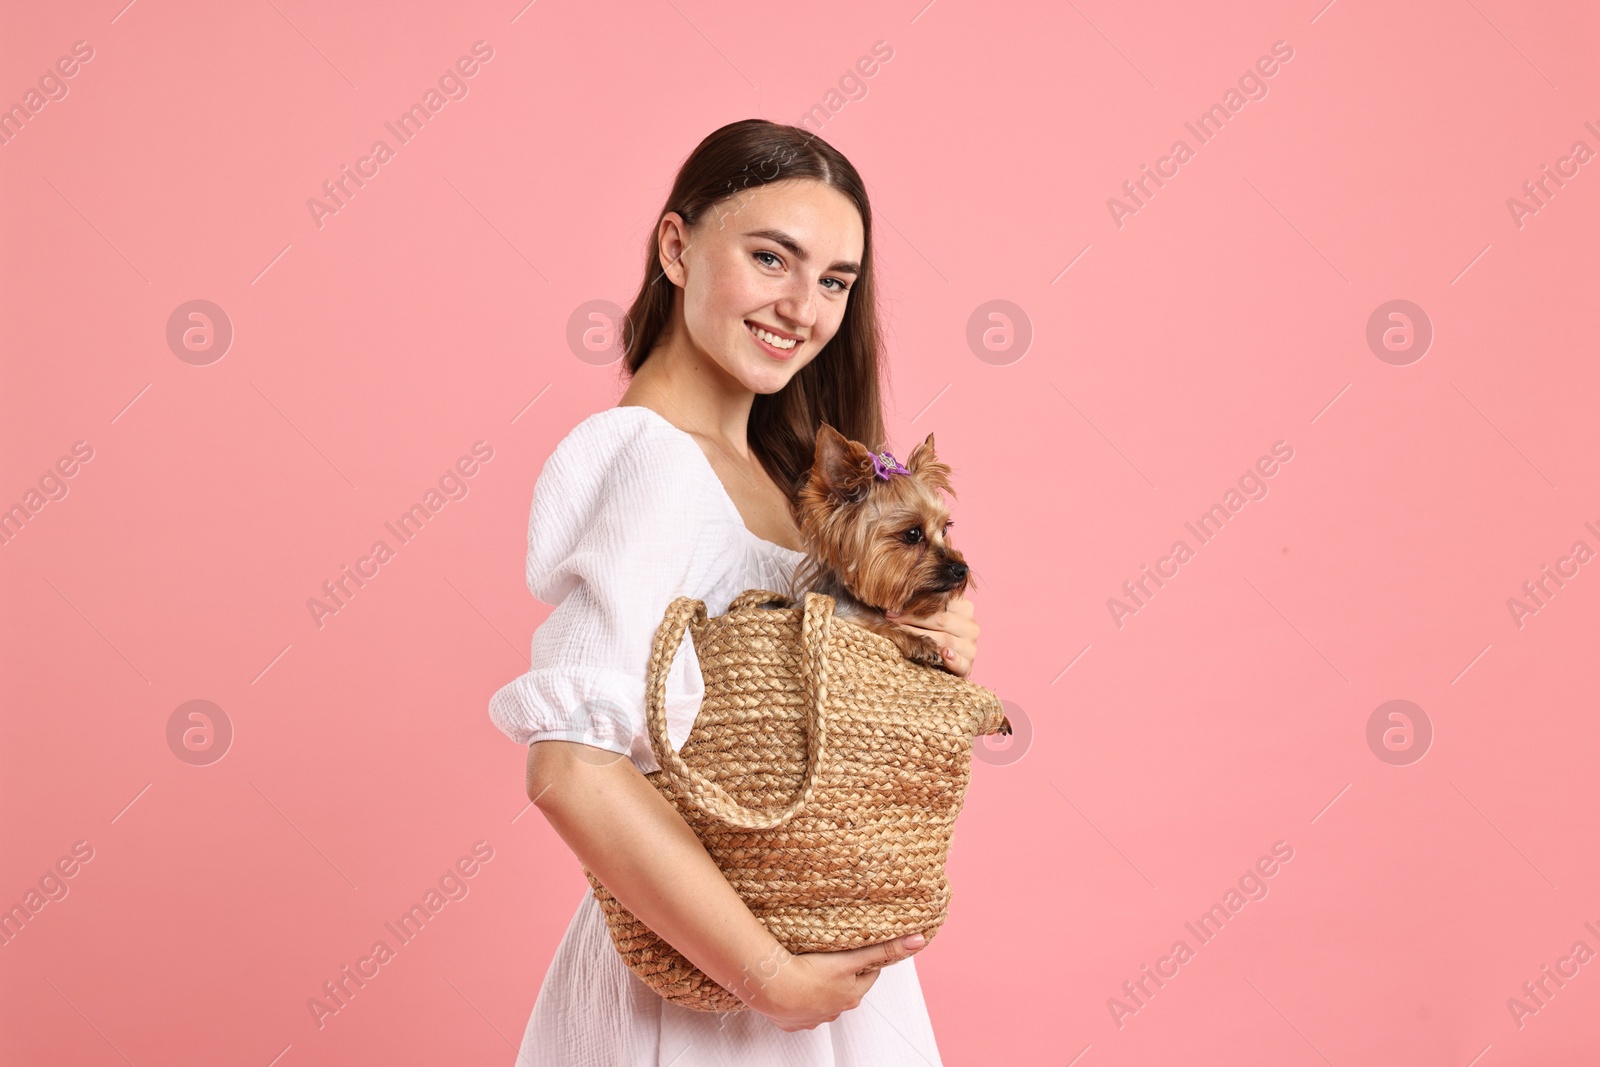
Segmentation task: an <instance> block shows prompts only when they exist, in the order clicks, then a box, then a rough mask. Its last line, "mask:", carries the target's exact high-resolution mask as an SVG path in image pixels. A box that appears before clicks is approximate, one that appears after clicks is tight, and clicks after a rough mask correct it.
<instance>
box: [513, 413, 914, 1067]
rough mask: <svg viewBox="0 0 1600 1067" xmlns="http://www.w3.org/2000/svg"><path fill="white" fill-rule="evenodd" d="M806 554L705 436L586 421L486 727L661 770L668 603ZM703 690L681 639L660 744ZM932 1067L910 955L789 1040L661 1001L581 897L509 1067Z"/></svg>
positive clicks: (536, 509)
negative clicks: (528, 625)
mask: <svg viewBox="0 0 1600 1067" xmlns="http://www.w3.org/2000/svg"><path fill="white" fill-rule="evenodd" d="M801 559H802V555H801V553H798V552H795V551H793V550H792V549H788V548H784V547H783V546H781V545H776V544H773V543H772V542H770V541H765V540H763V539H761V538H759V537H757V536H756V535H755V534H754V533H752V532H751V531H750V530H749V528H748V527H746V526H745V524H744V520H743V518H742V517H741V516H740V514H739V510H738V508H737V507H736V506H735V505H734V503H733V500H732V499H731V498H730V497H729V496H728V494H727V491H726V490H725V489H724V488H723V486H722V482H721V480H720V479H719V478H718V476H717V474H716V471H715V470H713V469H712V466H711V463H710V461H709V460H707V459H706V456H705V453H704V452H702V451H701V450H700V446H699V444H698V443H696V441H695V439H694V438H693V437H691V436H690V435H689V434H687V433H685V432H684V431H682V430H680V429H678V428H677V427H676V426H674V425H672V424H671V423H670V422H668V421H667V420H666V419H665V418H663V417H662V416H661V415H659V414H657V413H656V412H655V411H652V410H651V409H649V408H646V407H640V406H631V405H630V406H627V407H615V408H610V409H607V410H605V411H601V412H598V413H597V414H594V415H591V416H589V417H588V418H586V419H584V420H583V421H582V422H580V423H579V424H578V425H577V426H576V427H574V428H573V430H572V431H571V432H570V433H568V435H567V436H566V437H565V438H563V439H562V441H561V442H560V444H558V445H557V446H556V449H555V451H554V452H552V453H551V455H550V458H549V459H548V460H547V461H546V463H545V466H544V470H543V471H542V472H541V473H540V475H539V478H538V481H537V483H536V484H535V486H534V491H533V509H532V513H531V515H530V517H529V523H528V561H527V580H528V588H529V589H530V590H532V592H533V595H534V596H536V597H538V598H539V599H540V600H542V601H544V602H545V603H547V604H551V605H554V609H553V610H552V611H551V612H550V616H549V618H547V619H546V620H545V622H544V623H543V624H541V625H540V626H539V627H538V629H537V630H535V632H534V635H533V657H532V664H531V668H530V670H529V671H528V673H526V674H524V675H521V676H520V677H518V678H515V679H513V680H512V681H510V682H508V683H507V684H506V685H504V686H503V687H501V688H500V689H499V691H497V692H496V693H495V694H494V696H493V697H492V698H491V699H490V701H489V717H490V718H491V719H492V720H493V722H494V724H495V725H496V726H497V727H499V728H500V729H501V730H502V731H503V732H505V734H506V735H507V736H509V737H510V738H511V739H512V740H514V741H516V742H517V743H518V744H523V745H527V744H531V743H532V742H534V741H541V740H546V739H550V738H560V739H563V740H568V741H579V742H582V743H584V744H587V745H593V746H595V747H597V748H603V749H608V750H610V751H613V752H616V753H618V754H620V755H625V756H626V757H628V758H630V759H632V760H633V762H634V765H635V766H637V767H638V769H639V770H640V771H641V772H642V773H649V772H651V771H655V770H658V769H659V765H658V764H657V763H656V760H655V756H654V754H653V753H652V752H651V750H650V741H649V737H648V734H647V733H646V730H645V718H644V687H645V664H646V661H647V660H648V658H649V652H650V644H651V639H652V637H653V636H654V633H655V629H656V626H657V625H658V624H659V623H660V621H661V616H662V614H663V613H664V612H665V611H666V608H667V605H668V604H669V603H671V602H672V600H673V599H674V598H676V597H678V596H682V595H689V596H693V597H695V598H697V599H700V600H703V601H705V604H706V611H707V612H708V613H709V614H711V615H720V614H722V613H723V612H725V611H726V610H727V607H728V603H729V602H730V601H731V600H732V599H733V598H734V597H735V596H736V595H738V594H739V593H740V592H742V591H744V590H745V589H750V588H766V589H774V590H778V591H782V590H784V589H785V588H786V587H787V584H788V576H789V574H790V573H791V572H792V571H793V568H794V566H795V565H796V564H797V563H798V562H799V561H800V560H801ZM704 692H705V686H704V681H703V678H702V676H701V674H700V667H699V662H698V661H697V659H696V658H695V655H694V645H693V641H692V639H691V637H690V635H689V634H688V633H687V632H686V633H685V634H684V637H683V642H682V644H681V645H680V646H679V649H678V654H677V656H676V658H675V659H674V661H673V666H672V670H671V672H670V673H669V675H668V677H667V735H668V739H669V740H670V741H671V743H672V746H673V748H674V749H678V748H681V747H682V745H683V743H684V741H685V740H686V739H687V738H688V736H689V731H690V729H691V728H692V726H693V725H694V719H695V715H696V714H697V713H698V711H699V707H700V699H701V697H702V696H703V694H704ZM713 1065H718V1067H720V1065H727V1067H735V1065H737V1067H899V1065H905V1067H929V1065H932V1067H939V1065H940V1059H939V1050H938V1047H937V1045H936V1043H935V1041H934V1035H933V1027H932V1024H931V1022H930V1021H929V1018H928V1010H927V1006H926V1005H925V1004H924V1002H923V999H922V987H921V985H920V984H919V983H918V981H917V972H916V965H915V961H914V960H913V959H905V960H902V961H900V962H899V963H895V964H892V965H890V966H887V967H884V968H883V969H882V971H881V972H880V974H879V976H878V980H877V981H876V982H875V983H874V984H873V986H872V988H871V989H869V990H868V991H867V994H866V995H865V996H864V997H863V998H862V1001H861V1004H860V1005H859V1006H858V1007H856V1008H854V1009H852V1010H850V1011H847V1012H845V1013H844V1014H842V1015H840V1016H839V1018H838V1019H837V1020H836V1021H834V1022H831V1023H822V1024H820V1025H819V1026H817V1027H816V1028H815V1029H812V1030H801V1031H797V1032H794V1033H789V1032H786V1031H783V1030H780V1029H779V1028H778V1027H777V1026H776V1025H774V1024H773V1022H772V1021H771V1020H770V1019H768V1018H767V1017H766V1016H764V1015H761V1014H760V1013H758V1012H755V1011H749V1010H747V1011H739V1012H726V1013H722V1012H697V1011H691V1010H689V1009H688V1008H683V1007H680V1006H678V1005H675V1004H669V1003H667V1002H666V1001H664V1000H662V999H661V998H660V997H659V996H657V995H656V994H655V993H654V992H653V991H652V990H651V989H650V988H649V987H648V986H646V985H645V984H644V982H642V981H641V980H640V979H639V978H638V977H637V976H636V975H634V973H633V972H632V971H630V970H628V968H627V966H626V965H625V964H624V963H623V962H622V958H621V957H620V956H619V955H617V951H616V949H615V947H614V946H613V945H612V944H611V939H610V935H609V934H608V932H607V930H606V924H605V919H604V917H603V916H602V914H601V912H600V907H599V905H598V903H596V901H595V899H594V894H593V893H591V892H588V891H587V889H586V891H585V894H584V897H583V900H582V902H581V903H579V905H578V908H577V912H576V914H575V915H573V917H572V921H571V923H570V924H569V925H568V927H567V931H566V934H565V936H564V937H563V938H562V940H561V943H560V945H559V946H558V947H557V949H556V953H555V958H554V959H552V960H551V962H550V969H549V971H547V972H546V974H545V978H544V983H543V985H542V986H541V987H540V989H539V996H538V999H537V1001H536V1002H535V1003H534V1007H533V1015H532V1017H531V1018H530V1019H529V1020H528V1028H527V1031H526V1032H525V1034H524V1035H523V1039H522V1048H521V1053H520V1055H519V1057H518V1059H517V1067H713Z"/></svg>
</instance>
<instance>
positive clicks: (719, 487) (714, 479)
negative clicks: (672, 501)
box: [609, 404, 806, 560]
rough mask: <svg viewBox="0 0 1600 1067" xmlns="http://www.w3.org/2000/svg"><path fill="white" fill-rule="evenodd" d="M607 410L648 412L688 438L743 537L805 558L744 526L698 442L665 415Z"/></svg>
mask: <svg viewBox="0 0 1600 1067" xmlns="http://www.w3.org/2000/svg"><path fill="white" fill-rule="evenodd" d="M609 410H611V411H627V410H638V411H646V412H649V413H650V415H652V416H653V417H654V418H655V420H656V421H657V422H659V423H661V425H663V426H665V427H666V428H667V429H669V430H671V431H672V432H673V433H675V434H679V435H681V436H683V437H686V438H688V440H689V443H690V444H691V445H694V454H695V455H696V456H698V457H700V465H701V466H702V467H703V468H704V470H705V474H706V476H707V477H708V478H710V479H711V482H712V484H713V485H715V486H716V489H717V496H719V497H720V498H721V499H722V502H723V504H724V505H725V506H726V508H727V510H728V513H729V515H730V516H731V517H732V519H733V521H734V523H735V524H736V525H737V526H738V527H739V529H740V530H742V531H744V535H745V536H746V537H748V538H750V540H752V541H755V542H757V543H758V544H762V545H766V546H767V547H768V548H775V549H777V550H778V551H779V552H783V553H786V554H787V555H790V556H793V557H794V558H795V559H796V560H799V559H803V558H804V557H805V555H806V554H805V553H804V552H800V551H798V550H796V549H793V548H790V547H788V546H787V545H780V544H778V543H777V542H776V541H768V540H767V539H766V538H765V537H762V536H760V535H759V534H757V533H756V532H755V531H754V530H752V529H750V527H748V526H746V525H745V521H744V516H743V515H742V514H740V512H739V505H737V504H735V503H734V502H733V497H731V496H729V495H728V489H727V487H726V486H724V485H723V484H722V479H721V478H720V477H718V475H717V470H716V468H715V467H713V466H712V465H711V461H710V460H709V459H707V458H706V454H705V452H704V451H702V450H701V448H700V442H699V441H696V440H695V439H694V435H692V434H690V433H689V432H688V431H686V430H683V429H681V428H679V427H677V426H674V425H673V424H672V422H671V421H670V420H669V419H668V418H667V417H666V416H665V415H663V414H661V412H659V411H657V410H656V409H655V408H652V407H646V406H645V405H643V404H616V405H614V406H612V407H611V408H610V409H609Z"/></svg>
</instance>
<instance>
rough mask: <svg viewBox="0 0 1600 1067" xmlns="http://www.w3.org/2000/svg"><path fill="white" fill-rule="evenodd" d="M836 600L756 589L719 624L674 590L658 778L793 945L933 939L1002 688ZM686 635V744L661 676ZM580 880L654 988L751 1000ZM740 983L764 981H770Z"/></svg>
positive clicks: (661, 691) (653, 732)
mask: <svg viewBox="0 0 1600 1067" xmlns="http://www.w3.org/2000/svg"><path fill="white" fill-rule="evenodd" d="M771 603H776V604H779V605H782V606H780V607H777V608H768V607H763V605H765V604H771ZM833 608H834V601H833V598H831V597H828V596H824V595H822V594H819V593H806V595H805V604H804V607H803V608H802V607H795V606H793V605H791V604H790V603H789V601H788V599H787V598H786V597H784V596H782V595H780V594H778V593H774V592H772V591H770V590H766V589H751V590H747V591H746V592H744V593H741V594H740V595H739V596H738V597H737V598H735V599H734V601H733V602H732V603H731V604H730V605H729V606H728V612H727V614H725V615H721V616H718V617H716V618H710V619H708V618H707V617H706V607H705V604H704V603H703V602H702V601H699V600H695V599H693V598H691V597H679V598H678V599H677V600H674V601H673V602H672V604H671V605H670V606H669V607H668V608H667V611H666V615H665V617H664V618H663V619H662V621H661V626H660V628H659V629H658V630H657V631H656V635H655V642H654V645H653V647H652V648H651V652H650V664H649V675H648V678H647V681H646V687H645V710H646V716H647V719H648V722H649V730H650V744H651V748H652V749H653V750H654V752H655V756H656V761H657V762H658V763H659V764H660V765H661V768H662V769H661V770H660V771H657V772H653V773H651V774H649V775H647V776H646V778H647V780H648V781H649V782H650V783H651V784H652V785H653V786H655V788H656V789H657V790H658V791H660V793H661V794H662V795H663V796H665V797H666V798H667V800H668V801H670V802H671V803H672V804H673V805H674V806H675V807H676V808H677V809H678V811H679V812H680V813H681V814H682V815H683V817H684V820H685V821H686V822H687V823H688V824H689V826H690V827H691V828H692V829H693V830H694V832H695V834H696V835H697V836H698V837H699V838H700V840H701V842H702V843H703V844H704V845H705V847H706V851H707V852H709V853H710V855H711V857H712V858H713V859H714V860H716V863H717V866H718V867H719V868H721V870H722V873H723V874H724V876H726V878H727V879H728V882H729V883H730V884H731V885H732V886H733V888H734V889H735V890H736V891H737V892H738V894H739V896H740V897H742V898H743V899H744V901H745V903H746V904H747V905H749V907H750V910H751V911H752V912H753V913H755V915H756V917H757V918H759V919H760V920H761V921H762V922H763V923H764V924H765V925H766V927H767V929H768V930H769V931H771V933H772V935H773V936H774V937H775V938H776V939H777V940H778V941H779V942H780V943H781V944H782V945H783V946H784V947H785V948H786V949H788V950H789V951H790V952H794V953H803V952H824V951H835V950H839V949H851V948H860V947H862V946H864V945H870V944H874V943H877V942H880V941H887V940H890V939H892V938H895V937H900V936H903V935H906V934H912V933H917V932H921V933H922V934H924V935H925V936H926V937H927V938H928V939H929V940H930V941H931V940H932V939H933V936H934V934H935V932H936V931H937V930H938V928H939V926H940V924H941V923H943V922H944V919H945V916H946V914H947V912H948V910H949V905H950V884H949V882H948V881H946V879H945V873H944V865H945V858H946V855H947V853H948V852H949V848H950V835H951V832H952V830H953V829H954V828H955V821H956V816H957V815H958V814H960V811H961V804H962V801H963V800H964V799H965V796H966V791H967V782H968V779H969V776H970V774H971V770H972V745H973V740H974V738H975V737H977V736H978V735H980V734H992V733H996V732H998V731H1001V730H1002V729H1009V724H1008V723H1006V720H1005V716H1004V714H1003V712H1002V710H1001V705H1000V698H999V697H997V696H995V694H994V693H992V692H990V691H989V690H988V689H985V688H982V687H981V686H978V685H975V684H973V683H971V682H968V681H967V680H966V679H964V678H959V677H957V676H955V675H953V674H949V673H947V672H945V671H941V670H939V669H937V668H932V667H925V666H922V665H920V664H917V663H914V662H912V661H911V660H909V659H906V658H905V657H904V656H903V655H902V654H901V653H900V650H899V649H898V648H897V647H895V645H894V643H893V642H891V641H889V640H888V639H887V638H885V637H880V636H878V635H877V634H874V633H872V632H871V631H869V630H866V629H864V628H862V627H860V626H856V625H853V624H850V623H844V622H839V623H836V622H835V619H834V614H833ZM685 628H688V629H689V630H690V631H691V633H692V635H693V641H694V647H695V651H696V653H697V655H698V657H699V661H700V670H701V674H702V675H703V677H704V679H705V697H704V700H703V702H702V704H701V706H700V711H699V714H698V716H697V717H696V719H695V723H694V728H693V730H692V731H691V732H690V734H689V737H688V740H687V741H685V743H684V745H683V748H682V750H681V752H674V751H673V750H672V746H671V743H670V741H669V740H668V738H667V720H666V710H665V708H666V680H667V672H668V671H669V670H670V669H671V667H672V660H673V657H674V655H675V654H676V652H677V649H678V645H679V643H680V642H681V641H682V639H683V633H684V629H685ZM583 873H584V875H585V877H587V878H588V880H589V884H590V885H591V886H593V887H594V894H595V898H596V900H597V901H598V902H599V904H600V908H601V911H602V912H603V913H604V915H605V919H606V925H607V927H608V928H609V930H610V933H611V940H612V943H613V944H615V946H616V948H617V951H618V952H619V953H621V955H622V958H623V960H624V961H625V962H626V963H627V965H628V966H629V967H630V968H631V969H632V970H633V971H634V973H635V974H637V975H638V976H639V977H640V978H642V979H643V980H644V982H645V983H646V984H647V985H649V986H650V988H652V989H654V990H655V991H656V992H657V993H659V994H660V995H661V996H662V997H664V998H665V999H666V1000H668V1001H671V1002H673V1003H675V1004H680V1005H682V1006H684V1007H687V1008H692V1009H694V1010H697V1011H741V1010H743V1009H744V1008H745V1007H746V1005H745V1003H744V1001H742V1000H741V999H739V998H738V997H736V996H735V995H734V994H733V993H731V992H729V991H728V990H727V989H724V988H723V987H722V986H720V985H718V984H717V983H716V982H714V981H713V980H712V979H711V978H709V977H708V976H707V975H706V974H704V973H703V972H702V971H700V970H699V968H697V967H695V966H694V965H693V964H692V963H690V962H689V961H688V960H686V959H685V958H684V957H683V956H682V955H680V954H679V953H678V952H677V951H676V950H675V949H674V948H672V946H670V945H668V944H667V943H666V942H665V941H663V940H661V938H659V937H657V936H656V934H655V933H654V932H652V931H651V930H650V929H649V927H647V926H645V925H644V924H643V923H642V922H640V921H639V920H638V919H637V918H635V917H634V916H633V914H632V913H630V912H629V911H628V910H627V909H626V908H624V907H623V906H622V905H621V904H620V903H619V902H618V901H617V900H616V898H614V897H613V896H612V895H611V894H610V893H609V892H608V891H607V890H606V888H605V886H604V885H602V884H601V883H600V882H599V880H598V879H596V878H595V876H594V874H593V873H591V872H590V871H589V869H588V868H587V867H585V868H584V872H583ZM745 981H747V982H749V983H751V984H752V988H754V984H755V983H756V982H758V981H759V976H752V977H747V978H746V979H745Z"/></svg>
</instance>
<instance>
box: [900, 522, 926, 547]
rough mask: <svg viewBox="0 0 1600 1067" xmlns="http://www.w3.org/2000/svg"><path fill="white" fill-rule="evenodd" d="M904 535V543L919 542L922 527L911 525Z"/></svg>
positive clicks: (912, 543)
mask: <svg viewBox="0 0 1600 1067" xmlns="http://www.w3.org/2000/svg"><path fill="white" fill-rule="evenodd" d="M904 536H905V539H906V544H908V545H914V544H917V543H918V542H920V541H921V540H922V527H920V526H913V527H911V529H909V530H907V531H906V532H905V534H904Z"/></svg>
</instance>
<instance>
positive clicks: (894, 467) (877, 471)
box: [868, 449, 911, 481]
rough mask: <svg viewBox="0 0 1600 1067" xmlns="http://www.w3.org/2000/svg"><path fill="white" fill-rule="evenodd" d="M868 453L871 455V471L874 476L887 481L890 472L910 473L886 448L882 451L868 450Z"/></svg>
mask: <svg viewBox="0 0 1600 1067" xmlns="http://www.w3.org/2000/svg"><path fill="white" fill-rule="evenodd" d="M868 455H870V456H872V473H873V474H874V475H875V476H876V477H879V478H882V479H883V480H884V481H888V480H889V475H891V474H910V473H911V472H910V471H909V470H907V469H906V468H905V467H904V466H903V465H902V464H901V463H900V461H899V460H897V459H895V458H894V456H892V455H890V453H889V450H888V449H884V450H883V451H882V452H878V453H870V452H869V453H868Z"/></svg>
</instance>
